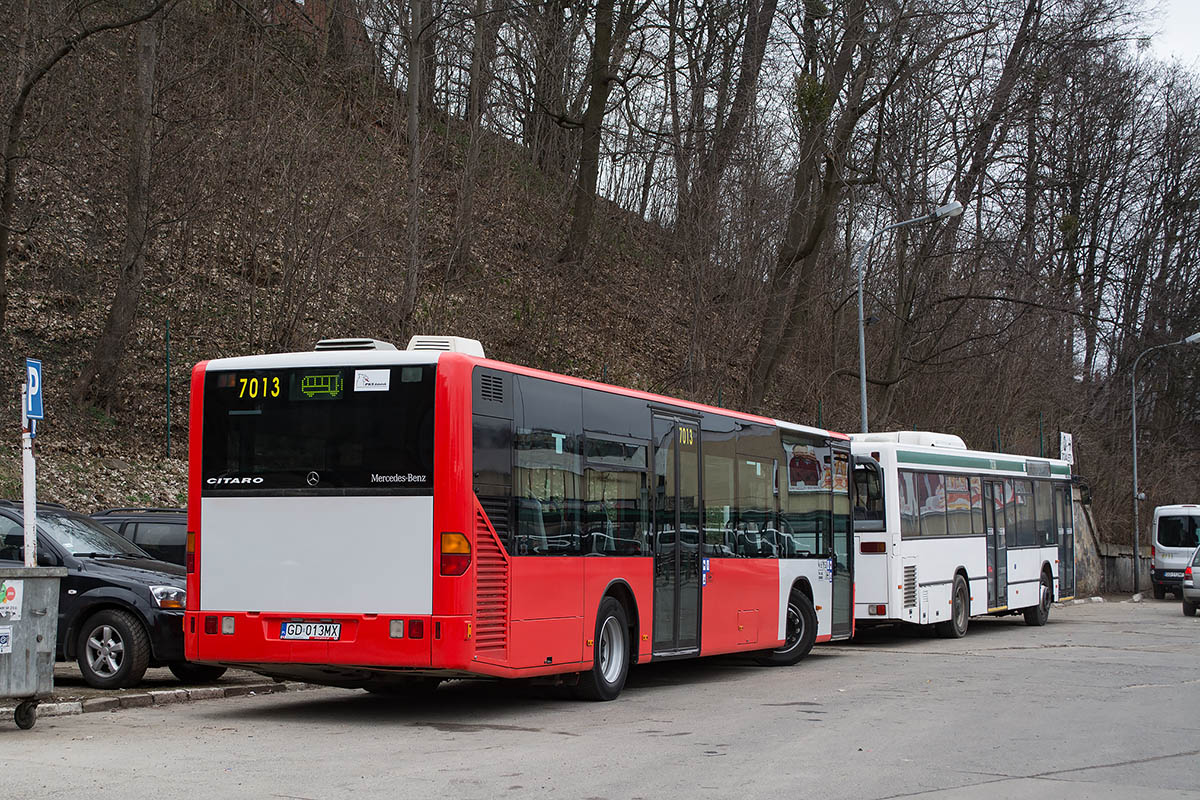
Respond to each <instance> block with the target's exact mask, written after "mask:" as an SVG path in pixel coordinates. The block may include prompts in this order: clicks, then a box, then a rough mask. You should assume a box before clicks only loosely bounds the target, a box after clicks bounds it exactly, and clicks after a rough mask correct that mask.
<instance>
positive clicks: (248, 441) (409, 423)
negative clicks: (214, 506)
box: [202, 364, 435, 494]
mask: <svg viewBox="0 0 1200 800" xmlns="http://www.w3.org/2000/svg"><path fill="white" fill-rule="evenodd" d="M434 377H435V367H434V365H432V364H429V365H397V366H390V367H379V366H371V367H369V368H367V367H323V368H318V367H306V368H300V369H296V368H289V369H266V370H241V371H229V372H210V373H208V374H207V375H206V376H205V381H204V434H203V447H204V454H203V463H202V472H203V481H204V487H203V491H204V494H226V493H229V494H277V493H286V494H326V493H334V494H339V493H346V492H348V491H349V492H353V493H355V494H431V493H432V491H433V398H434Z"/></svg>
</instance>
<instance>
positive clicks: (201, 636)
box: [184, 610, 473, 673]
mask: <svg viewBox="0 0 1200 800" xmlns="http://www.w3.org/2000/svg"><path fill="white" fill-rule="evenodd" d="M289 622H301V623H316V624H318V625H320V626H321V627H320V628H318V629H316V631H315V633H314V634H313V636H314V638H307V639H293V638H284V636H283V630H284V623H289ZM331 626H336V629H333V628H332V627H331ZM334 633H336V638H333V636H332V634H334ZM470 633H471V628H470V622H469V620H468V619H467V618H465V617H439V616H421V615H415V616H413V615H383V614H378V615H375V614H365V615H354V614H279V613H274V612H271V613H268V612H246V611H207V610H202V611H189V612H187V614H186V615H185V618H184V645H185V654H186V656H187V659H188V660H189V661H200V662H205V663H221V664H226V665H245V666H246V667H247V668H254V669H257V670H258V671H262V672H265V671H266V670H265V667H266V665H273V664H274V665H280V666H281V667H282V665H287V664H291V665H307V666H309V667H311V666H312V665H324V664H327V665H331V667H334V668H335V671H336V668H337V667H347V666H350V667H368V668H382V669H389V668H407V669H425V670H430V669H435V670H469V669H470V662H471V649H472V647H473V642H471V641H470V639H469V637H470ZM318 636H320V637H329V638H315V637H318ZM435 654H436V655H435ZM285 671H286V670H282V669H281V670H279V672H281V673H282V672H285Z"/></svg>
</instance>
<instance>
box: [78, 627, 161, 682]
mask: <svg viewBox="0 0 1200 800" xmlns="http://www.w3.org/2000/svg"><path fill="white" fill-rule="evenodd" d="M76 653H77V655H76V660H77V661H78V662H79V671H80V672H82V673H83V680H84V681H85V682H86V683H87V685H88V686H91V687H94V688H96V689H124V688H126V687H129V686H133V685H134V684H136V683H137V682H138V681H140V680H141V679H142V676H143V675H145V674H146V667H148V666H149V665H150V637H149V636H147V635H146V629H145V628H143V627H142V623H141V622H139V621H138V619H137V617H135V616H134V615H133V614H130V613H129V612H128V611H123V610H121V609H116V608H109V609H105V610H104V611H100V612H98V613H96V614H94V615H92V616H91V617H89V618H88V620H87V621H86V622H85V623H84V624H83V627H82V628H80V630H79V641H78V644H77V647H76Z"/></svg>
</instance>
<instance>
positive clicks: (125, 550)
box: [38, 510, 149, 558]
mask: <svg viewBox="0 0 1200 800" xmlns="http://www.w3.org/2000/svg"><path fill="white" fill-rule="evenodd" d="M38 527H39V528H44V529H45V531H46V532H47V533H49V534H50V536H51V537H53V538H54V541H56V542H58V544H59V546H60V547H62V548H63V549H64V550H66V551H67V552H68V553H70V554H71V555H75V556H99V557H105V556H109V557H112V556H137V557H138V558H149V556H148V555H147V554H146V552H145V551H144V550H142V549H141V548H140V547H138V546H137V545H135V544H133V543H132V542H130V541H128V540H126V539H122V538H121V537H120V536H118V535H117V534H116V533H113V532H112V531H111V530H109V529H108V528H106V527H104V526H103V525H101V524H100V523H98V522H93V521H92V520H90V519H88V518H87V517H81V516H75V515H74V514H64V513H62V512H59V511H44V510H42V511H38Z"/></svg>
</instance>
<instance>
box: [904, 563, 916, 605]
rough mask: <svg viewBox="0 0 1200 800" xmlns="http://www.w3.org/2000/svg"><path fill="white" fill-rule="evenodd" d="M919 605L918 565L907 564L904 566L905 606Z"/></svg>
mask: <svg viewBox="0 0 1200 800" xmlns="http://www.w3.org/2000/svg"><path fill="white" fill-rule="evenodd" d="M916 605H917V565H916V564H906V565H905V567H904V607H905V608H915V607H916Z"/></svg>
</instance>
